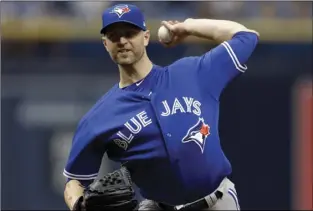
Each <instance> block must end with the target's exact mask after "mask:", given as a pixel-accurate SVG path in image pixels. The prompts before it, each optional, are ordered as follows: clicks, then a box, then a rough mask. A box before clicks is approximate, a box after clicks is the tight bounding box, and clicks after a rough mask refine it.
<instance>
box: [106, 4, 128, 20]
mask: <svg viewBox="0 0 313 211" xmlns="http://www.w3.org/2000/svg"><path fill="white" fill-rule="evenodd" d="M130 11H131V10H130V9H129V7H128V5H117V6H115V7H114V8H113V10H112V11H111V12H110V13H115V14H117V16H118V17H119V18H120V17H122V16H123V15H124V14H126V13H128V12H130Z"/></svg>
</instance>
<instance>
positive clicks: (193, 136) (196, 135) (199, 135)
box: [182, 118, 210, 153]
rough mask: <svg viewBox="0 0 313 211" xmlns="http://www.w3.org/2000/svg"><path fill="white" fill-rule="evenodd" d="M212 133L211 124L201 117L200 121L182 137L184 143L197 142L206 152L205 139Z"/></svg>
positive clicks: (202, 150)
mask: <svg viewBox="0 0 313 211" xmlns="http://www.w3.org/2000/svg"><path fill="white" fill-rule="evenodd" d="M209 135H210V126H209V125H207V124H205V122H204V119H203V118H199V120H198V122H197V123H196V124H195V125H193V126H192V127H191V128H190V129H189V130H188V132H187V134H186V135H185V136H184V138H183V139H182V142H183V143H188V142H192V141H193V142H195V143H196V144H197V145H198V146H199V147H200V149H201V152H202V153H203V152H204V146H205V141H206V139H207V137H208V136H209Z"/></svg>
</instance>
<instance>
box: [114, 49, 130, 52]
mask: <svg viewBox="0 0 313 211" xmlns="http://www.w3.org/2000/svg"><path fill="white" fill-rule="evenodd" d="M129 51H130V50H127V49H120V50H118V51H117V52H118V53H127V52H129Z"/></svg>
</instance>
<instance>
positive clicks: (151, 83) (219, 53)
mask: <svg viewBox="0 0 313 211" xmlns="http://www.w3.org/2000/svg"><path fill="white" fill-rule="evenodd" d="M257 42H258V37H257V35H255V34H254V33H249V32H239V33H237V34H236V35H235V36H234V37H233V38H232V39H231V40H229V41H227V42H223V43H222V44H220V45H219V46H217V47H215V48H213V49H212V50H210V51H209V52H207V53H205V54H204V55H202V56H198V57H186V58H182V59H180V60H178V61H175V62H174V63H173V64H171V65H169V66H166V67H160V66H157V65H154V67H153V69H152V70H151V72H150V73H149V74H148V75H147V76H146V77H145V78H144V79H143V80H142V81H140V82H138V83H135V84H132V85H130V86H128V87H126V88H124V89H121V88H119V87H118V85H115V86H114V87H113V88H112V89H111V90H109V91H108V93H106V94H105V95H104V96H103V97H102V98H101V99H100V100H99V101H98V102H97V103H96V105H95V106H94V107H93V108H92V109H91V110H90V111H89V112H88V113H87V114H86V115H85V116H84V117H83V118H82V120H81V121H80V123H79V125H78V128H77V131H76V133H75V136H74V138H73V143H72V149H71V151H70V155H69V159H68V162H67V165H66V167H65V169H64V175H65V176H66V177H68V178H70V179H77V180H80V181H90V180H92V179H94V178H96V176H97V173H98V171H99V168H100V164H101V160H102V157H103V155H104V153H105V152H106V153H107V155H108V157H109V158H110V159H112V160H114V161H117V162H121V163H126V164H125V165H126V166H127V167H128V168H129V170H130V172H131V176H132V179H133V181H134V182H135V183H136V185H137V186H138V187H139V189H140V192H141V194H142V196H143V197H145V198H148V199H152V200H155V201H159V202H163V203H167V204H172V205H177V204H184V203H187V202H190V201H194V200H196V199H198V198H201V197H203V196H205V195H207V194H209V193H210V192H212V191H214V189H215V188H217V186H218V185H219V183H220V182H221V181H222V179H223V178H225V177H226V176H228V175H229V174H230V173H231V165H230V162H229V161H228V159H227V157H226V156H225V155H224V153H223V150H222V148H221V145H220V140H219V134H218V116H219V96H220V94H221V92H222V90H223V89H224V87H225V86H226V85H227V84H228V82H229V81H231V80H232V79H233V78H234V77H236V76H238V75H239V74H240V73H242V72H244V71H245V70H246V69H247V67H246V66H245V65H244V64H245V63H246V61H247V60H248V58H249V57H250V55H251V54H252V52H253V51H254V49H255V47H256V45H257Z"/></svg>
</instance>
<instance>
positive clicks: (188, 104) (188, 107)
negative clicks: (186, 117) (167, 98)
mask: <svg viewBox="0 0 313 211" xmlns="http://www.w3.org/2000/svg"><path fill="white" fill-rule="evenodd" d="M183 98H184V101H185V103H186V106H187V112H188V113H191V106H192V102H193V98H192V97H190V98H189V99H188V97H183Z"/></svg>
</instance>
